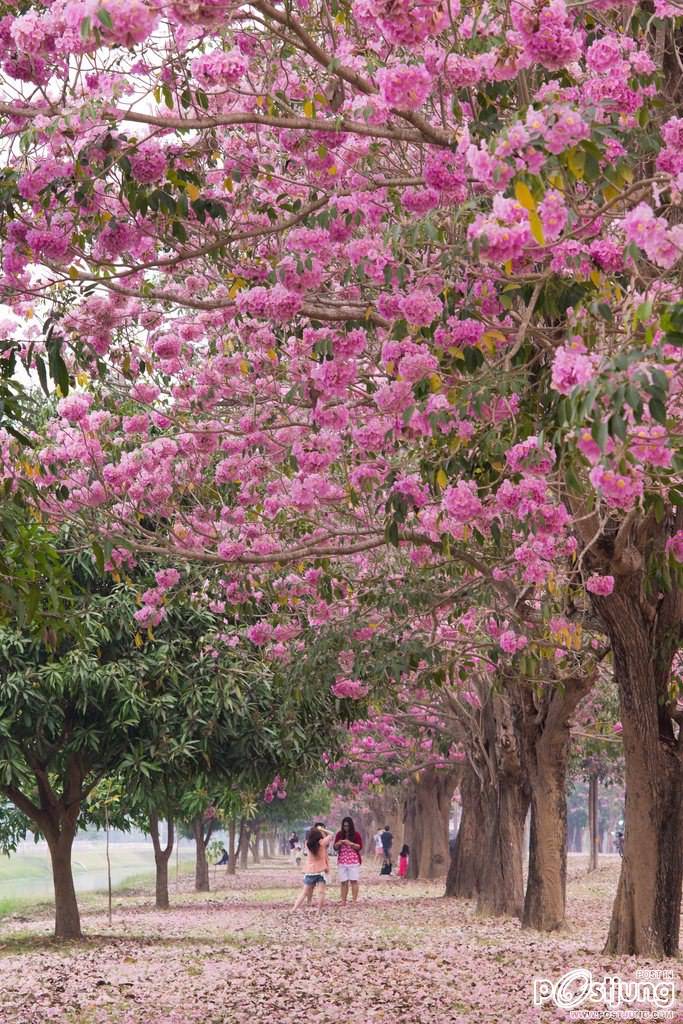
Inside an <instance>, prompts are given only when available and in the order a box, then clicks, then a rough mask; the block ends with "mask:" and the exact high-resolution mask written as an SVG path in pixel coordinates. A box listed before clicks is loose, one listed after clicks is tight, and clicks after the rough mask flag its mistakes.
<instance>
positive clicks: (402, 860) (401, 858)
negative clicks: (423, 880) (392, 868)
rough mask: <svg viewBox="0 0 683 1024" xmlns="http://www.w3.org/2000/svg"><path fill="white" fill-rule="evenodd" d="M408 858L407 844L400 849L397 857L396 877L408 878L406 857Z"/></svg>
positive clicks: (408, 848)
mask: <svg viewBox="0 0 683 1024" xmlns="http://www.w3.org/2000/svg"><path fill="white" fill-rule="evenodd" d="M409 856H410V847H409V846H408V844H407V843H404V844H403V846H402V847H401V852H400V853H399V855H398V877H399V878H407V877H408V857H409Z"/></svg>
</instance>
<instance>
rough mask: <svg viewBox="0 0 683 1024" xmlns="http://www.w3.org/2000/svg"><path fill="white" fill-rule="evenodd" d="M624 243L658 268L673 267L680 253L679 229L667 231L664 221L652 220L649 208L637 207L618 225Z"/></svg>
mask: <svg viewBox="0 0 683 1024" xmlns="http://www.w3.org/2000/svg"><path fill="white" fill-rule="evenodd" d="M621 227H622V229H623V232H624V236H625V238H626V241H627V242H632V243H634V244H635V245H637V246H639V247H640V248H641V249H643V250H644V252H645V254H646V255H647V257H648V258H649V259H651V260H652V262H653V263H656V264H657V266H658V267H663V268H664V269H665V270H668V269H669V268H671V267H673V265H674V263H676V262H677V261H678V260H679V259H680V257H681V254H682V253H683V225H682V224H675V225H674V226H673V227H671V228H670V227H669V224H668V222H667V220H666V219H665V218H664V217H656V216H655V214H654V211H653V210H652V207H651V206H649V205H648V204H647V203H639V204H638V206H636V207H635V208H634V209H633V210H630V211H629V212H628V213H627V214H626V216H625V217H624V218H623V220H622V222H621Z"/></svg>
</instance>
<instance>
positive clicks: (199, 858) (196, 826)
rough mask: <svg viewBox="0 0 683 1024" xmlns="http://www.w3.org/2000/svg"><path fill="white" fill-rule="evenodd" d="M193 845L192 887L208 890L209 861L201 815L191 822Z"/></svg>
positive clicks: (197, 889) (201, 890)
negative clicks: (193, 870)
mask: <svg viewBox="0 0 683 1024" xmlns="http://www.w3.org/2000/svg"><path fill="white" fill-rule="evenodd" d="M192 831H193V833H194V845H195V858H196V859H195V872H194V887H195V891H196V892H209V862H208V860H207V859H206V840H205V838H204V823H203V821H202V818H201V817H197V818H195V819H194V820H193V822H192Z"/></svg>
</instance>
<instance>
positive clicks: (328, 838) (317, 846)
mask: <svg viewBox="0 0 683 1024" xmlns="http://www.w3.org/2000/svg"><path fill="white" fill-rule="evenodd" d="M331 842H332V833H331V832H330V831H328V829H326V828H323V827H322V826H321V825H319V826H318V827H317V828H312V829H311V831H310V832H309V834H308V839H307V840H306V846H307V847H308V858H307V860H306V871H305V873H304V887H303V889H302V890H301V892H300V893H299V895H298V896H297V898H296V902H295V904H294V910H298V909H299V907H300V906H301V905H302V903H303V902H304V901H306V905H307V906H309V907H310V905H311V901H312V899H313V893H314V891H315V889H316V887H317V888H318V910H319V911H320V910H322V909H323V906H324V905H325V886H326V884H327V879H326V878H325V873H326V872H327V871H329V870H330V862H329V859H328V856H327V848H328V846H329V845H330V843H331Z"/></svg>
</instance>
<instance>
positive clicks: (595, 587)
mask: <svg viewBox="0 0 683 1024" xmlns="http://www.w3.org/2000/svg"><path fill="white" fill-rule="evenodd" d="M586 590H587V591H588V592H589V593H591V594H599V595H600V596H601V597H607V595H608V594H611V593H612V591H613V590H614V576H600V575H598V574H597V573H593V575H592V576H589V577H588V579H587V580H586Z"/></svg>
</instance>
